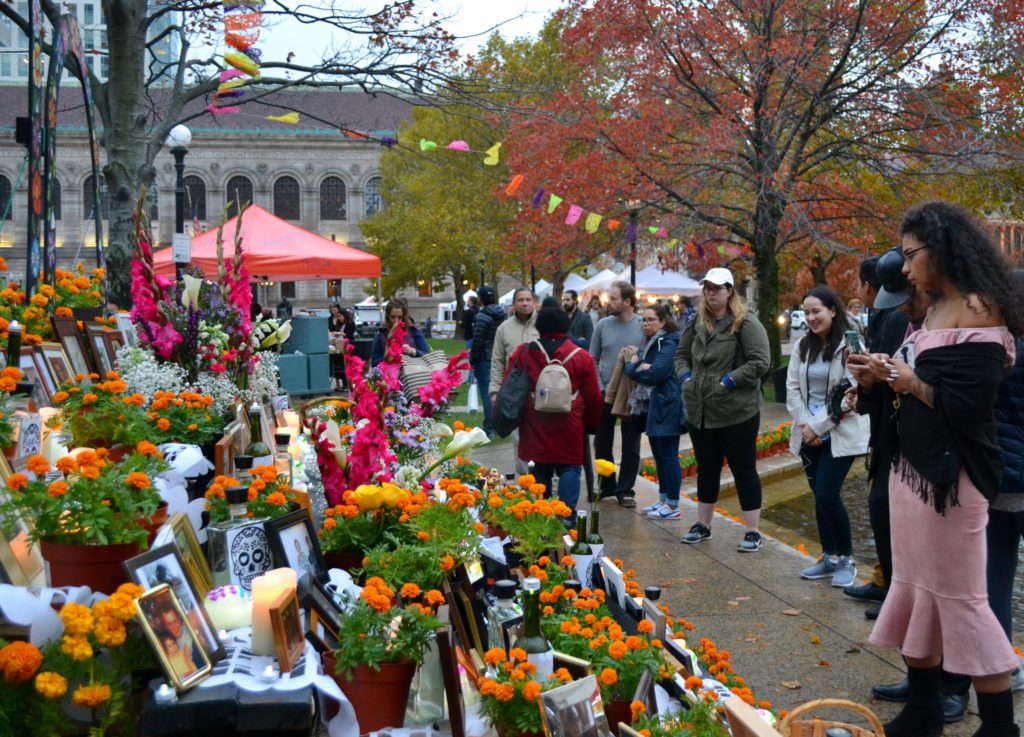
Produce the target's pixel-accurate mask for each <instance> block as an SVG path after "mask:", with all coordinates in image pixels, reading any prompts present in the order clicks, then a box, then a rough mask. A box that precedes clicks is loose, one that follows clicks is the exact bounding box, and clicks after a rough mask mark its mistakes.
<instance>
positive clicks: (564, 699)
mask: <svg viewBox="0 0 1024 737" xmlns="http://www.w3.org/2000/svg"><path fill="white" fill-rule="evenodd" d="M540 700H541V717H542V718H543V720H544V733H545V734H546V735H547V737H611V730H610V729H609V728H608V719H607V718H606V717H605V715H604V703H603V702H602V701H601V688H600V686H598V685H597V678H596V677H595V676H587V677H586V678H584V679H582V680H579V681H571V682H569V683H567V684H565V685H564V686H559V687H558V688H555V689H552V690H550V691H548V692H547V693H542V694H541V695H540Z"/></svg>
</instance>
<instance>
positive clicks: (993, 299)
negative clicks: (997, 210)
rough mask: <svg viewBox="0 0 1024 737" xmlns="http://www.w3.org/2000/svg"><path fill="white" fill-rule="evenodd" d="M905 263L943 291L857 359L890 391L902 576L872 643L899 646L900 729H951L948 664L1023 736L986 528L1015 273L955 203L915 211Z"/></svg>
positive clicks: (986, 728)
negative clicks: (891, 349)
mask: <svg viewBox="0 0 1024 737" xmlns="http://www.w3.org/2000/svg"><path fill="white" fill-rule="evenodd" d="M900 236H901V238H902V244H903V256H904V259H905V264H904V267H903V271H904V273H905V274H906V275H907V278H908V279H909V281H910V282H911V283H913V284H914V286H915V287H916V288H917V289H918V290H923V291H926V292H928V293H929V294H930V295H931V296H932V307H931V309H930V310H929V313H928V317H927V319H926V320H925V324H924V326H923V327H922V329H921V330H919V331H917V332H915V333H913V334H912V335H911V336H909V337H908V338H907V339H906V341H905V342H904V344H903V345H902V346H901V347H900V349H899V350H898V351H897V352H896V354H895V355H893V356H887V355H884V354H874V355H871V356H851V357H850V360H849V362H848V365H849V366H850V368H851V371H852V372H853V373H854V376H855V377H856V378H857V380H858V383H859V384H860V385H861V386H862V387H864V388H867V387H870V386H871V385H872V384H874V383H876V382H885V383H886V384H887V385H888V389H889V390H891V391H888V392H887V394H886V396H887V397H888V399H889V400H890V401H891V403H892V407H893V410H894V411H893V422H892V424H891V425H889V428H888V429H889V431H890V432H889V433H888V434H889V437H890V441H891V442H894V443H895V450H896V453H895V457H894V460H893V462H892V468H891V470H890V477H889V479H890V480H889V489H890V492H889V507H890V512H891V525H892V528H893V530H894V531H898V532H899V534H894V535H893V541H892V542H893V580H892V586H891V588H890V591H889V595H888V596H887V597H886V600H885V604H884V605H883V607H882V611H881V614H880V615H879V617H878V622H877V624H876V625H875V628H874V631H873V632H872V633H871V642H872V643H874V644H876V645H879V646H882V647H894V648H900V650H901V651H902V653H903V658H904V660H905V661H906V663H907V678H908V681H909V686H910V699H909V701H908V703H907V704H906V706H905V707H904V709H903V711H902V712H900V714H899V715H898V716H897V717H896V718H895V719H894V720H893V721H891V722H889V723H888V724H886V725H885V733H886V735H888V737H935V736H936V735H941V734H942V726H943V718H942V704H941V701H940V696H939V676H940V670H941V669H943V668H944V669H945V670H946V671H949V672H952V673H963V674H967V675H969V676H971V678H972V680H973V682H974V689H975V691H976V692H977V694H978V709H979V712H980V715H981V723H982V725H981V728H980V729H979V730H978V731H977V732H976V733H975V737H1018V735H1019V734H1020V732H1019V729H1018V727H1017V726H1016V725H1015V724H1014V720H1013V701H1012V699H1011V696H1010V672H1011V671H1012V670H1014V669H1015V668H1017V667H1018V665H1019V663H1018V659H1017V656H1016V655H1015V654H1014V651H1013V647H1012V646H1011V644H1010V642H1009V640H1008V639H1007V637H1006V634H1005V632H1004V631H1003V629H1002V628H1001V627H1000V625H999V622H998V621H997V620H996V617H995V614H993V612H992V610H991V608H990V607H989V603H988V591H987V589H986V585H985V558H986V556H985V525H986V523H987V520H988V505H989V503H990V502H991V501H992V500H993V499H994V498H995V496H996V495H997V494H998V492H999V484H1000V476H1001V473H1002V454H1001V452H1000V450H999V446H998V445H997V443H996V438H995V422H994V418H993V405H994V403H995V398H996V389H997V387H998V386H999V383H1000V382H1001V381H1002V379H1003V376H1004V372H1005V369H1006V367H1007V366H1009V365H1012V363H1013V357H1014V341H1013V336H1014V335H1020V334H1021V331H1022V315H1021V308H1020V306H1019V305H1020V300H1019V297H1018V295H1017V294H1016V290H1015V285H1014V282H1013V280H1012V276H1011V271H1010V269H1009V267H1008V265H1007V264H1006V262H1005V261H1004V260H1003V258H1002V256H1001V254H1000V253H999V251H998V250H997V249H996V247H995V245H994V244H993V243H992V242H991V240H989V238H988V236H987V235H986V232H985V230H984V229H983V227H982V226H981V225H980V224H978V223H977V222H976V221H975V220H974V218H973V217H972V216H971V215H970V214H969V213H967V212H966V211H965V210H964V209H962V208H960V207H958V206H956V205H952V204H949V203H945V202H929V203H925V204H922V205H917V206H915V207H913V208H911V209H910V210H909V211H908V212H907V214H906V215H905V216H904V218H903V223H902V224H901V226H900Z"/></svg>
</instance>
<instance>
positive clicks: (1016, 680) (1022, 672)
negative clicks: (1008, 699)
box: [1010, 668, 1024, 692]
mask: <svg viewBox="0 0 1024 737" xmlns="http://www.w3.org/2000/svg"><path fill="white" fill-rule="evenodd" d="M1010 690H1011V691H1014V692H1016V691H1024V669H1021V668H1018V669H1017V670H1015V671H1014V672H1013V673H1011V674H1010Z"/></svg>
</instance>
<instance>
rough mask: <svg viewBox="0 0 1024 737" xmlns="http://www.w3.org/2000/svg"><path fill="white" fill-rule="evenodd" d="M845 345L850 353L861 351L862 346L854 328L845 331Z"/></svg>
mask: <svg viewBox="0 0 1024 737" xmlns="http://www.w3.org/2000/svg"><path fill="white" fill-rule="evenodd" d="M846 345H847V347H849V349H850V352H851V353H863V352H864V346H863V345H861V342H860V333H858V332H857V331H856V330H847V331H846Z"/></svg>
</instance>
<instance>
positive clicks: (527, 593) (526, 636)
mask: <svg viewBox="0 0 1024 737" xmlns="http://www.w3.org/2000/svg"><path fill="white" fill-rule="evenodd" d="M522 602H523V630H522V633H521V634H520V635H519V637H518V638H517V639H516V641H515V642H514V643H512V647H513V648H517V647H518V648H521V649H522V650H525V651H526V659H527V660H528V661H529V662H531V663H533V664H534V665H535V666H537V672H536V673H534V674H533V678H534V680H536V681H539V682H540V683H547V680H548V676H550V675H551V673H552V672H553V671H554V657H555V656H554V650H553V649H552V647H551V643H550V642H548V640H547V638H546V637H544V634H543V632H541V629H540V579H539V578H536V577H535V576H530V577H529V578H526V579H524V580H523V592H522Z"/></svg>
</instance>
